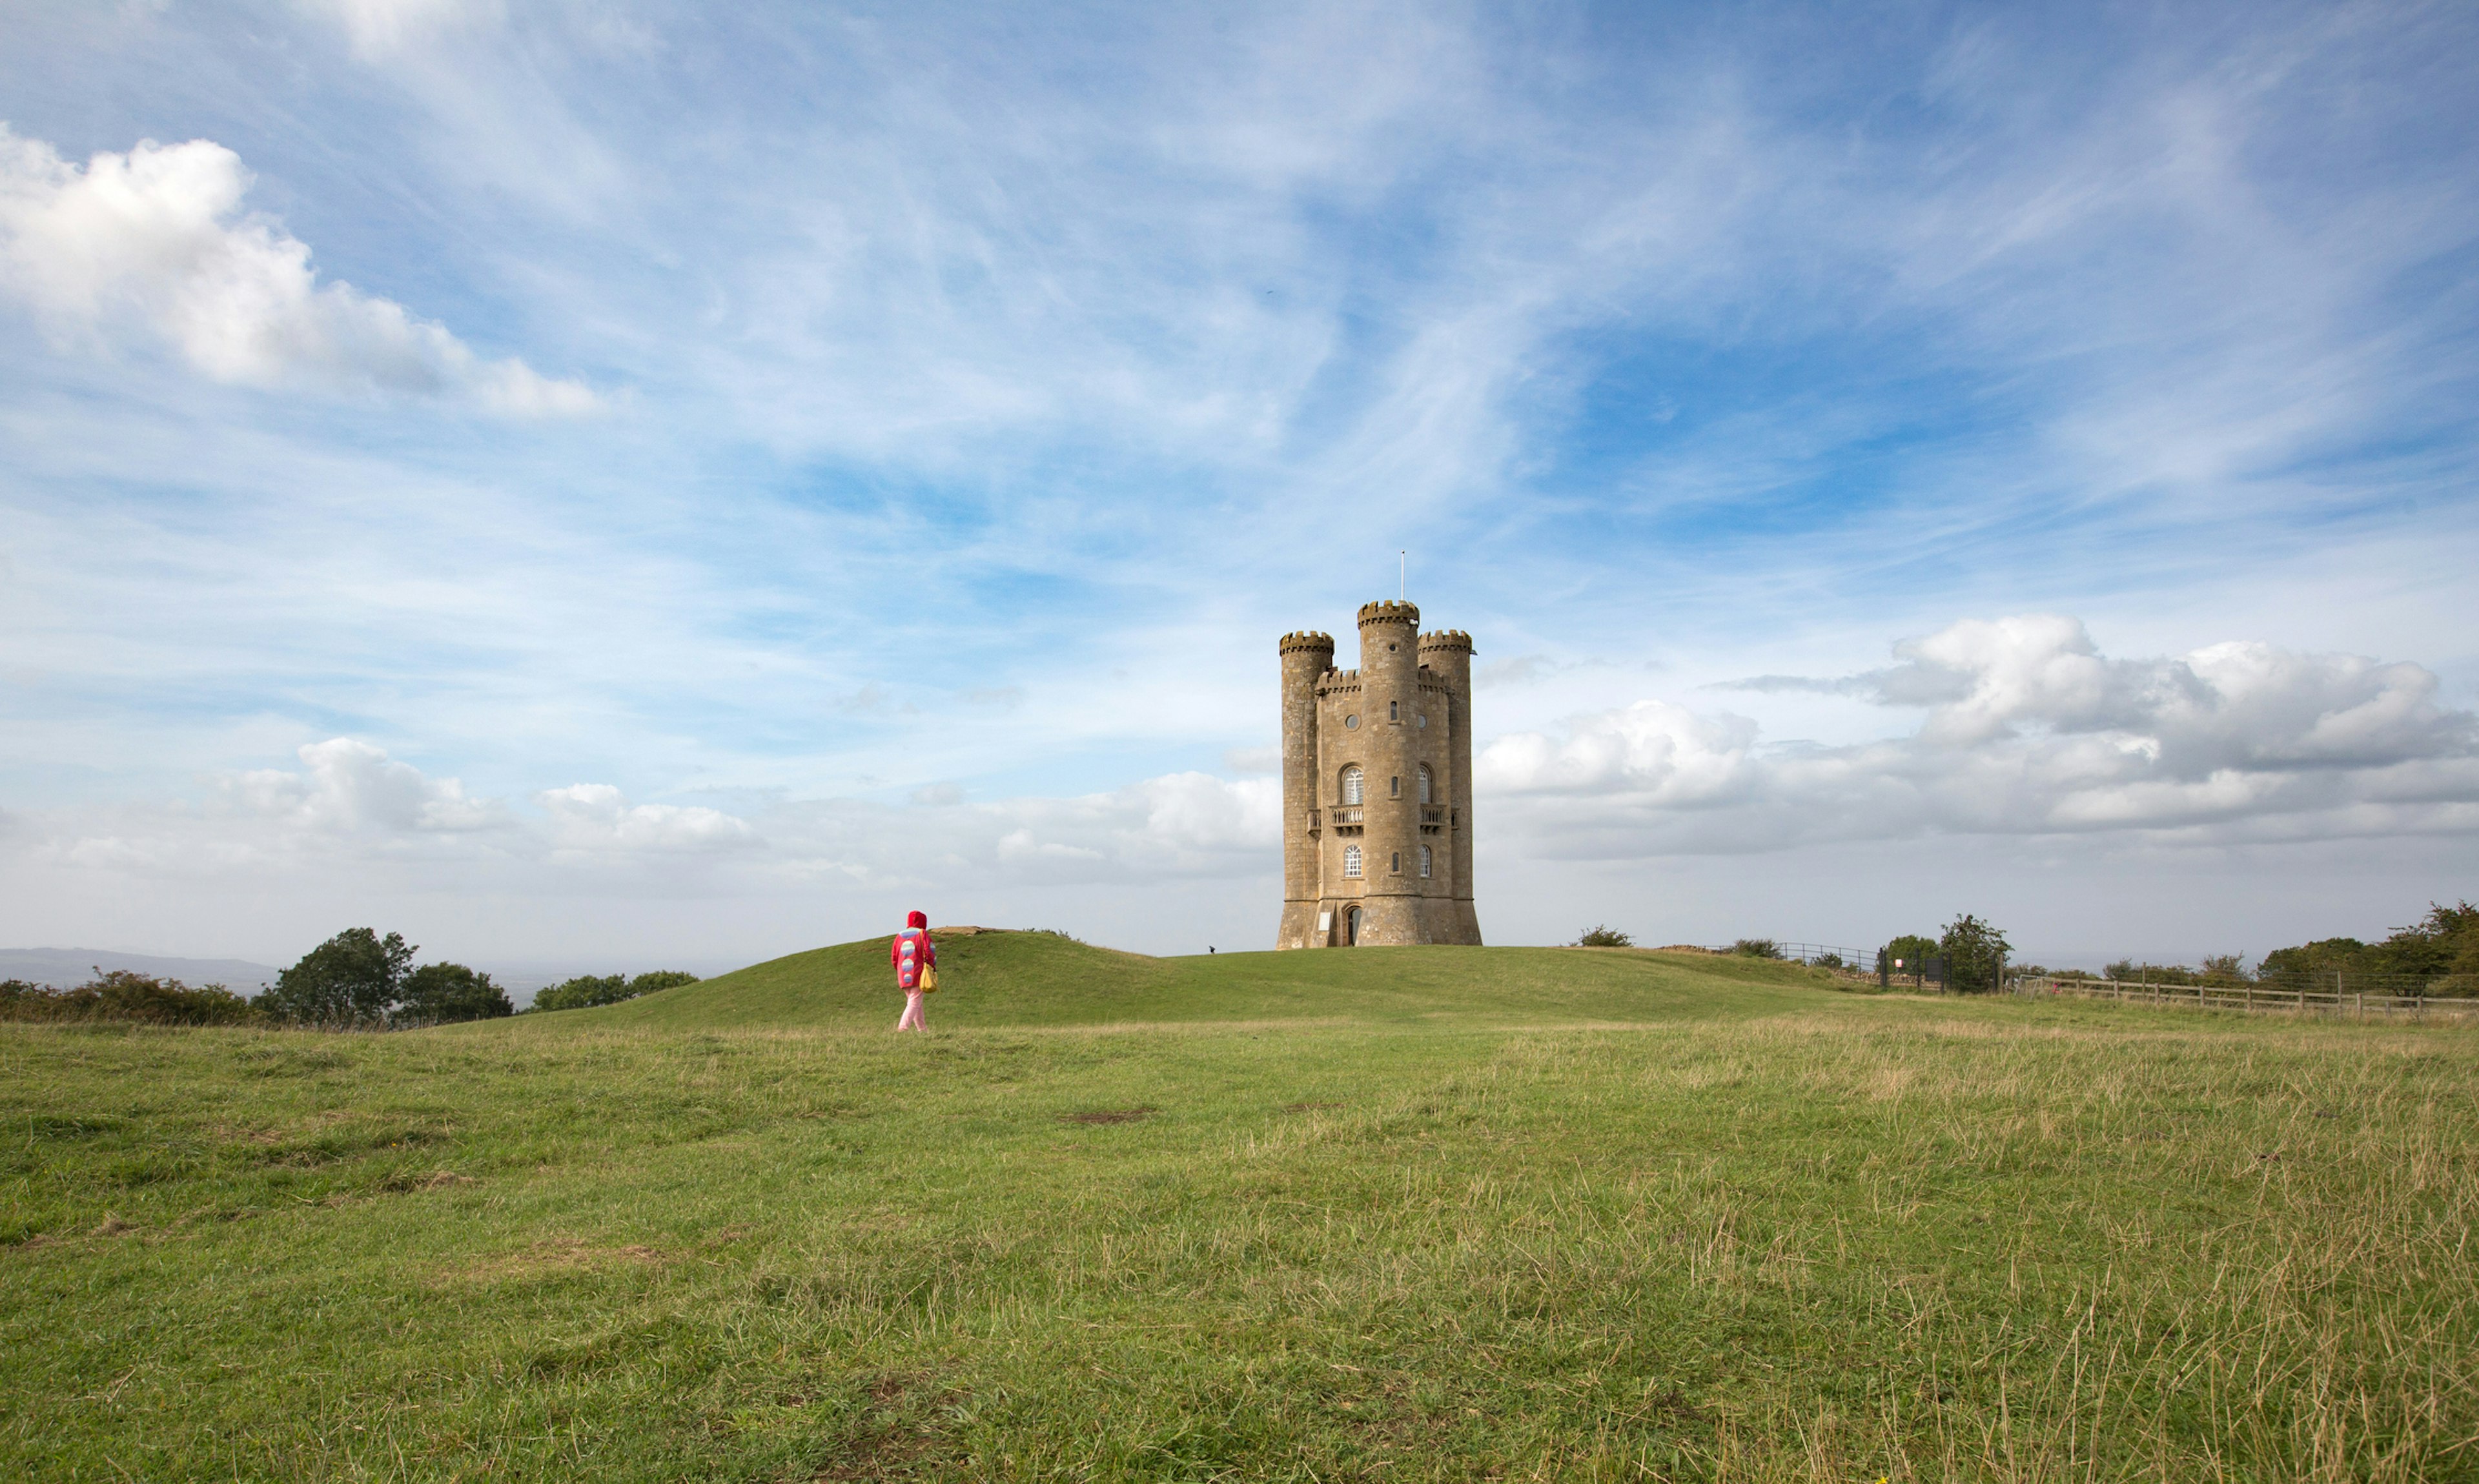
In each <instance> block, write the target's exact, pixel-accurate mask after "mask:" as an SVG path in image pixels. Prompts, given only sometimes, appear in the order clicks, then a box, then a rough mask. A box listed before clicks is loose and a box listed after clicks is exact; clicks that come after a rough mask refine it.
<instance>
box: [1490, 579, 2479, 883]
mask: <svg viewBox="0 0 2479 1484" xmlns="http://www.w3.org/2000/svg"><path fill="white" fill-rule="evenodd" d="M1895 657H1896V660H1897V663H1896V664H1895V665H1893V666H1891V667H1889V668H1887V669H1884V670H1880V671H1875V672H1872V673H1869V674H1866V675H1861V676H1852V677H1845V678H1837V679H1817V680H1802V679H1798V678H1783V677H1769V678H1764V679H1761V680H1756V681H1750V682H1747V684H1748V686H1749V687H1750V688H1752V689H1766V690H1778V689H1784V688H1803V689H1813V690H1819V691H1827V692H1839V693H1845V694H1855V695H1860V696H1865V697H1867V698H1869V699H1870V700H1873V701H1875V702H1877V703H1878V704H1883V705H1889V706H1904V707H1919V708H1922V709H1923V710H1924V711H1925V715H1924V717H1923V719H1922V721H1921V724H1920V726H1919V728H1918V729H1917V730H1916V731H1914V732H1913V733H1911V734H1910V735H1908V736H1903V737H1896V738H1891V739H1887V740H1883V741H1878V742H1870V743H1862V744H1858V745H1854V746H1845V747H1823V746H1816V745H1812V744H1803V743H1795V742H1794V743H1782V744H1775V745H1770V746H1768V745H1765V744H1763V743H1761V741H1760V739H1759V738H1758V736H1757V732H1756V728H1755V725H1754V724H1753V723H1751V722H1749V721H1747V720H1745V719H1744V718H1738V717H1732V716H1728V715H1722V716H1704V715H1700V714H1698V713H1696V712H1694V711H1691V710H1689V709H1687V708H1686V707H1683V706H1679V705H1675V704H1670V703H1666V702H1657V701H1646V702H1639V703H1637V704H1633V705H1630V706H1625V707H1621V708H1617V709H1614V710H1609V711H1603V712H1597V713H1594V714H1591V715H1586V716H1582V717H1578V718H1575V719H1573V720H1572V721H1571V722H1570V723H1569V724H1568V725H1567V726H1566V728H1565V729H1564V730H1563V734H1561V735H1555V736H1552V735H1549V734H1546V733H1541V732H1521V733H1517V734H1514V735H1511V736H1505V737H1500V738H1498V739H1497V740H1496V741H1495V742H1494V743H1492V744H1491V745H1490V747H1489V748H1488V749H1487V750H1486V751H1485V752H1484V753H1483V754H1482V755H1481V756H1480V758H1479V759H1478V764H1477V772H1478V779H1477V780H1476V781H1477V783H1478V784H1479V787H1480V789H1481V791H1482V794H1483V799H1482V809H1481V817H1482V821H1483V824H1484V827H1485V828H1486V827H1487V826H1488V825H1489V824H1490V823H1492V820H1491V815H1492V810H1491V809H1490V807H1489V806H1490V805H1491V804H1493V803H1501V802H1502V804H1501V806H1502V810H1503V812H1501V813H1499V814H1498V815H1497V820H1498V825H1497V827H1498V828H1511V829H1512V831H1513V832H1516V833H1518V834H1521V835H1523V836H1526V837H1528V843H1529V845H1530V846H1531V847H1532V848H1533V849H1535V850H1537V851H1539V852H1540V853H1542V854H1545V855H1575V856H1589V857H1649V856H1657V855H1664V854H1671V853H1675V852H1696V851H1749V850H1767V849H1779V848H1784V847H1788V846H1792V845H1797V844H1801V843H1805V842H1809V841H1818V840H1838V839H1868V838H1884V839H1894V838H1904V837H1908V836H1914V835H1919V834H1924V833H1934V832H1963V833H1978V834H2018V835H2049V834H2089V833H2094V832H2105V831H2133V832H2147V833H2149V834H2152V835H2154V836H2157V837H2160V838H2164V839H2177V840H2187V841H2192V842H2195V843H2236V842H2241V841H2248V840H2275V839H2293V838H2334V837H2347V836H2365V835H2382V834H2387V833H2396V832H2415V833H2439V832H2456V833H2458V832H2474V831H2479V718H2474V717H2473V716H2471V715H2470V714H2469V713H2467V712H2462V711H2453V710H2448V709H2445V708H2444V707H2442V706H2441V705H2440V704H2438V701H2437V689H2438V682H2437V678H2436V676H2435V675H2434V674H2432V673H2431V672H2429V671H2428V670H2426V669H2424V668H2423V667H2421V666H2418V665H2415V664H2407V663H2399V662H2394V663H2386V662H2382V661H2378V660H2374V659H2368V658H2365V657H2363V656H2359V655H2352V654H2306V653H2298V652H2291V651H2287V650H2282V649H2279V648H2277V647H2275V646H2272V645H2268V644H2262V643H2257V642H2252V641H2241V642H2234V643H2226V644H2215V645H2211V646H2209V647H2207V648H2204V649H2200V650H2197V651H2195V652H2191V653H2188V654H2185V655H2180V656H2170V657H2158V658H2148V659H2112V658H2109V657H2108V656H2106V655H2104V654H2102V653H2100V652H2099V651H2098V649H2097V647H2096V646H2095V645H2094V644H2093V643H2092V641H2091V637H2090V635H2089V634H2088V633H2087V632H2085V630H2084V628H2083V625H2082V624H2081V623H2080V622H2078V621H2077V620H2075V619H2073V618H2070V617H2063V616H2058V615H2046V614H2043V615H2031V616H2025V617H2016V618H2006V619H1999V620H1994V621H1982V620H1971V621H1966V622H1963V623H1958V624H1955V625H1952V626H1950V627H1946V628H1944V629H1942V630H1940V631H1938V632H1936V633H1934V634H1931V635H1930V636H1928V637H1926V638H1924V639H1918V640H1913V641H1908V642H1905V643H1904V644H1901V645H1898V646H1896V651H1895Z"/></svg>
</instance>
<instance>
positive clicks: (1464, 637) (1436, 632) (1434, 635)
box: [1420, 628, 1472, 654]
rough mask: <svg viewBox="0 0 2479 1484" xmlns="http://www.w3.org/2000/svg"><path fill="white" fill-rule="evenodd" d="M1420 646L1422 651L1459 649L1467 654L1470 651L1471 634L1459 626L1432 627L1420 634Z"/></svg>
mask: <svg viewBox="0 0 2479 1484" xmlns="http://www.w3.org/2000/svg"><path fill="white" fill-rule="evenodd" d="M1420 648H1421V649H1422V650H1424V651H1425V650H1461V651H1463V652H1465V653H1467V654H1469V653H1470V652H1472V640H1471V635H1470V634H1468V633H1465V632H1464V631H1463V630H1462V629H1460V628H1433V629H1431V630H1430V631H1429V632H1427V633H1425V634H1422V635H1421V636H1420Z"/></svg>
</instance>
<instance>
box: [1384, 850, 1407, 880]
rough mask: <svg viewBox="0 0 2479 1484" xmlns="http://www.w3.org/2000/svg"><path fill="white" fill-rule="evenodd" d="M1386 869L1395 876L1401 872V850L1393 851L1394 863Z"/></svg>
mask: <svg viewBox="0 0 2479 1484" xmlns="http://www.w3.org/2000/svg"><path fill="white" fill-rule="evenodd" d="M1386 869H1387V870H1389V871H1391V872H1393V874H1395V875H1396V876H1400V875H1402V874H1403V853H1402V852H1401V851H1399V850H1398V851H1396V852H1395V853H1394V863H1393V864H1392V865H1390V866H1388V867H1387V868H1386Z"/></svg>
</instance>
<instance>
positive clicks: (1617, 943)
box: [1575, 924, 1635, 948]
mask: <svg viewBox="0 0 2479 1484" xmlns="http://www.w3.org/2000/svg"><path fill="white" fill-rule="evenodd" d="M1575 946H1576V947H1578V948H1633V947H1634V946H1635V939H1634V938H1632V937H1629V936H1628V935H1627V934H1623V933H1621V932H1620V931H1619V930H1618V929H1616V928H1604V927H1601V926H1599V925H1598V924H1596V925H1595V926H1593V927H1591V928H1587V929H1586V930H1584V935H1583V936H1581V937H1579V938H1577V939H1575Z"/></svg>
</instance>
